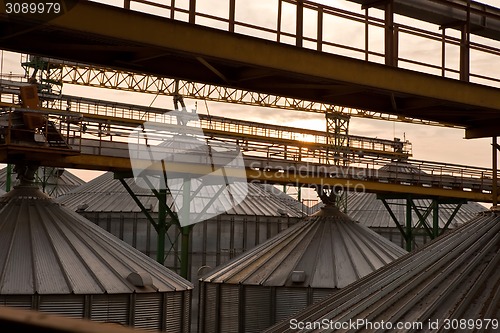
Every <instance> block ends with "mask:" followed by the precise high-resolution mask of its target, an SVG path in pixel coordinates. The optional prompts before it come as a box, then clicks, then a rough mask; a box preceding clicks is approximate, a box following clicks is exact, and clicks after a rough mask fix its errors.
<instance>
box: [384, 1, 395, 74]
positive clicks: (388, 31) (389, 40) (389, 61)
mask: <svg viewBox="0 0 500 333" xmlns="http://www.w3.org/2000/svg"><path fill="white" fill-rule="evenodd" d="M395 50H396V35H395V31H394V3H393V1H392V0H389V1H387V3H386V4H385V64H386V65H388V66H396V65H397V64H396V55H395Z"/></svg>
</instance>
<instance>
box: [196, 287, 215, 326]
mask: <svg viewBox="0 0 500 333" xmlns="http://www.w3.org/2000/svg"><path fill="white" fill-rule="evenodd" d="M200 286H201V288H200V297H201V299H200V303H199V318H200V319H199V321H200V323H199V325H200V326H199V327H200V330H199V332H206V333H215V332H217V331H218V330H217V323H218V321H219V318H218V315H219V314H218V312H217V306H216V304H217V294H218V291H217V289H218V285H217V284H215V283H204V282H200Z"/></svg>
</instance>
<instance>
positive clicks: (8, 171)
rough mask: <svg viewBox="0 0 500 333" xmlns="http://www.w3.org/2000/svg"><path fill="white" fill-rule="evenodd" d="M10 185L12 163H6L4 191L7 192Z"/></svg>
mask: <svg viewBox="0 0 500 333" xmlns="http://www.w3.org/2000/svg"><path fill="white" fill-rule="evenodd" d="M11 186H12V164H7V179H6V181H5V192H9V191H10V187H11Z"/></svg>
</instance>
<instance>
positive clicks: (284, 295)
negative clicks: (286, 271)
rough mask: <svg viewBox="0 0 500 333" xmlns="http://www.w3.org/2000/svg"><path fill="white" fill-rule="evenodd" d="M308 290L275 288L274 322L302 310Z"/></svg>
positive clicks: (306, 303)
mask: <svg viewBox="0 0 500 333" xmlns="http://www.w3.org/2000/svg"><path fill="white" fill-rule="evenodd" d="M308 289H309V288H276V291H275V292H276V307H275V311H276V313H275V320H274V322H273V323H275V322H277V321H281V320H283V319H286V318H288V317H290V316H291V315H293V314H294V313H296V312H299V311H300V310H302V309H304V308H305V307H306V306H307V305H308V302H307V296H308V295H307V294H308Z"/></svg>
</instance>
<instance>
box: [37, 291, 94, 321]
mask: <svg viewBox="0 0 500 333" xmlns="http://www.w3.org/2000/svg"><path fill="white" fill-rule="evenodd" d="M38 310H39V311H41V312H49V313H57V314H61V315H64V316H68V317H72V318H84V314H85V312H84V311H85V296H83V295H41V296H40V304H39V307H38Z"/></svg>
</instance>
